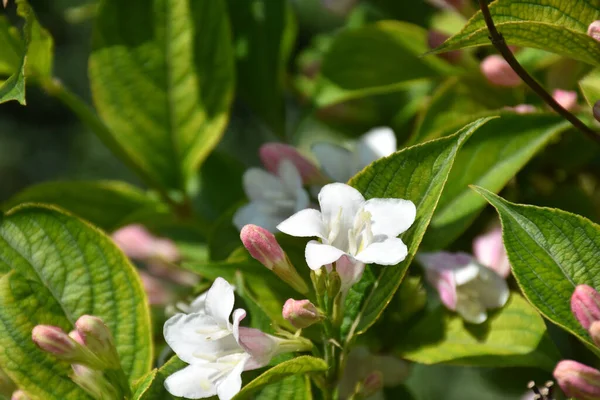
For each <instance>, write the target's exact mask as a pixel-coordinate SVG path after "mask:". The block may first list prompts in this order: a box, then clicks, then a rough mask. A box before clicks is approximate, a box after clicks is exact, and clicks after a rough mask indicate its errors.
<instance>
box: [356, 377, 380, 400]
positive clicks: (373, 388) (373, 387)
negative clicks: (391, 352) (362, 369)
mask: <svg viewBox="0 0 600 400" xmlns="http://www.w3.org/2000/svg"><path fill="white" fill-rule="evenodd" d="M382 388H383V374H382V373H381V372H379V371H373V372H371V373H370V374H369V375H367V377H366V378H365V379H364V381H363V387H362V390H361V391H360V395H361V396H362V398H365V399H366V398H368V397H371V396H373V395H374V394H375V393H377V392H379V391H380V390H381V389H382Z"/></svg>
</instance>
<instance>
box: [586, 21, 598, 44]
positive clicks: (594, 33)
mask: <svg viewBox="0 0 600 400" xmlns="http://www.w3.org/2000/svg"><path fill="white" fill-rule="evenodd" d="M587 34H588V35H589V36H591V37H592V38H593V39H594V40H597V41H599V42H600V21H594V22H592V23H591V24H590V26H589V27H588V31H587Z"/></svg>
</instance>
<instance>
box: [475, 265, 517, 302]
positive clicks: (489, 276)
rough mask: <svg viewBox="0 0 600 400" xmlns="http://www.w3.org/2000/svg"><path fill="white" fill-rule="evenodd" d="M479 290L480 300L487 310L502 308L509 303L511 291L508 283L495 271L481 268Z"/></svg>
mask: <svg viewBox="0 0 600 400" xmlns="http://www.w3.org/2000/svg"><path fill="white" fill-rule="evenodd" d="M481 268H482V270H481V271H480V273H479V279H478V289H479V299H480V300H481V303H482V304H483V306H484V307H485V308H488V309H489V308H500V307H503V306H504V305H505V304H506V302H507V301H508V297H509V295H510V290H509V288H508V285H507V284H506V281H505V280H504V279H503V278H502V277H501V276H500V275H498V274H497V273H496V272H494V270H491V269H488V268H486V267H481Z"/></svg>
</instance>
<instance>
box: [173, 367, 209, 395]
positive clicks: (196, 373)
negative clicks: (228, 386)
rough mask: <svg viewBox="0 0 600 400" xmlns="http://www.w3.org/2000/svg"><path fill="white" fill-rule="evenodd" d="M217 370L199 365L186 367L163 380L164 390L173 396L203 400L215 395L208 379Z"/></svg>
mask: <svg viewBox="0 0 600 400" xmlns="http://www.w3.org/2000/svg"><path fill="white" fill-rule="evenodd" d="M215 372H217V370H215V369H212V368H206V367H205V366H201V365H188V366H187V367H185V368H184V369H182V370H180V371H177V372H175V373H174V374H172V375H170V376H169V377H168V378H167V379H166V380H165V388H166V389H167V391H168V392H169V393H171V394H172V395H173V396H177V397H185V398H186V399H203V398H206V397H211V396H214V395H215V394H217V388H216V387H215V385H214V384H213V383H212V382H211V380H210V377H211V375H212V374H214V373H215Z"/></svg>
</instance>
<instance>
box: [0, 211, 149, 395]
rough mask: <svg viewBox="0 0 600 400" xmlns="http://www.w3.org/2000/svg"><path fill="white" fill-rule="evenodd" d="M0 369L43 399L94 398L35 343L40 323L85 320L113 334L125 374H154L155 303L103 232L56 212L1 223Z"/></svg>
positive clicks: (9, 217) (69, 325)
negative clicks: (33, 338) (152, 306)
mask: <svg viewBox="0 0 600 400" xmlns="http://www.w3.org/2000/svg"><path fill="white" fill-rule="evenodd" d="M0 254H1V255H2V256H1V257H0V274H3V275H4V277H3V278H2V280H1V281H0V365H1V366H2V368H3V369H4V370H5V371H6V372H7V373H8V375H9V376H10V377H11V378H12V379H13V380H14V381H15V382H16V383H17V384H18V385H19V387H22V388H23V389H24V390H25V391H27V392H30V393H31V394H32V395H34V396H35V397H37V398H43V399H57V400H59V399H60V400H63V399H81V398H86V396H85V395H84V394H82V391H81V390H80V389H79V388H78V387H77V386H75V384H74V383H72V382H71V381H70V379H69V378H68V377H67V375H68V373H69V369H70V367H69V365H68V364H66V363H58V364H57V363H56V361H55V360H54V359H53V358H52V357H51V356H50V355H47V354H46V353H44V352H42V351H41V350H39V349H38V348H37V347H36V346H35V345H34V344H33V342H32V341H31V330H32V329H33V327H34V326H35V325H37V324H49V325H55V326H59V327H61V328H63V329H64V330H65V331H67V332H68V331H70V330H72V329H73V327H74V323H75V321H76V320H77V318H79V317H80V316H81V315H84V314H89V315H96V316H98V317H100V318H102V319H103V320H104V322H105V323H106V324H107V325H108V327H109V328H110V329H111V331H112V333H113V335H114V337H115V342H116V346H117V350H118V352H119V356H120V358H121V365H122V367H123V370H124V371H125V373H126V374H127V376H128V377H129V379H130V381H134V380H136V379H138V378H140V377H141V376H143V375H144V374H146V373H147V372H148V371H149V370H150V364H151V360H152V340H151V332H150V315H149V311H148V303H147V300H146V297H145V294H144V290H143V288H142V285H141V282H140V279H139V277H138V276H137V273H136V272H135V270H134V269H133V267H132V265H131V264H130V263H129V261H128V260H127V258H126V257H125V256H124V255H123V253H121V252H120V251H119V249H118V248H117V247H116V246H115V245H114V244H113V242H112V241H111V240H110V239H109V238H108V237H107V236H105V235H104V234H103V233H102V232H100V231H99V230H98V229H96V228H94V227H92V226H91V225H89V224H87V223H85V222H83V221H81V220H79V219H77V218H75V217H73V216H70V215H67V214H64V213H62V212H60V211H58V210H56V209H52V208H46V207H40V206H35V207H32V206H28V207H20V208H16V209H13V210H11V211H9V212H8V213H7V214H6V215H4V216H3V218H2V220H1V222H0Z"/></svg>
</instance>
